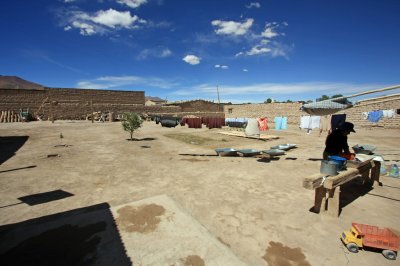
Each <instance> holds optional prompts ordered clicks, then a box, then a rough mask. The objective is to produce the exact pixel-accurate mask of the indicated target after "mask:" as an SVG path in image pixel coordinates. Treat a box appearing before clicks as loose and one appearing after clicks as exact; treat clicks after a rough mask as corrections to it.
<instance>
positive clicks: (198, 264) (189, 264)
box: [181, 255, 206, 266]
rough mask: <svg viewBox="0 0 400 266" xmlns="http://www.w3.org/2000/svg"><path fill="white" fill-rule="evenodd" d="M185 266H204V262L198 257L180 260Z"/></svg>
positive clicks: (193, 256)
mask: <svg viewBox="0 0 400 266" xmlns="http://www.w3.org/2000/svg"><path fill="white" fill-rule="evenodd" d="M181 260H182V262H183V263H184V265H185V266H205V265H206V264H205V263H204V260H203V259H202V258H201V257H200V256H198V255H190V256H187V257H186V258H185V259H181Z"/></svg>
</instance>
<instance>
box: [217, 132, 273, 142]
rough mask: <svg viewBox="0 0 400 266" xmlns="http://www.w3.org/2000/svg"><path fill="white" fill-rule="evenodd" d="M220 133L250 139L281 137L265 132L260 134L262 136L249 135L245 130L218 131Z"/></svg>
mask: <svg viewBox="0 0 400 266" xmlns="http://www.w3.org/2000/svg"><path fill="white" fill-rule="evenodd" d="M218 134H223V135H228V136H234V137H242V138H249V139H259V140H271V139H279V137H278V136H274V135H265V134H260V137H250V136H249V137H248V136H246V135H245V134H244V132H238V131H234V132H222V131H221V132H218Z"/></svg>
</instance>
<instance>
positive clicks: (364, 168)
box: [303, 159, 381, 217]
mask: <svg viewBox="0 0 400 266" xmlns="http://www.w3.org/2000/svg"><path fill="white" fill-rule="evenodd" d="M380 167H381V163H380V162H379V161H373V160H372V159H370V160H367V161H365V162H353V161H348V162H347V169H346V170H344V171H340V172H339V174H338V175H335V176H327V175H325V174H321V173H318V174H314V175H312V176H309V177H306V178H304V180H303V187H304V188H306V189H310V190H314V191H315V198H314V206H313V211H314V212H316V213H323V214H328V215H330V216H335V217H338V216H339V213H340V186H341V185H344V184H346V183H347V182H349V181H351V180H354V179H355V178H361V179H362V183H363V184H364V185H366V186H373V185H374V184H375V182H378V184H380V183H379V175H380Z"/></svg>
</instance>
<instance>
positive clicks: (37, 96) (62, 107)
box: [0, 88, 145, 119]
mask: <svg viewBox="0 0 400 266" xmlns="http://www.w3.org/2000/svg"><path fill="white" fill-rule="evenodd" d="M144 102H145V96H144V91H112V90H88V89H68V88H45V89H44V90H22V89H20V90H18V89H0V111H6V110H7V111H14V112H16V113H18V112H19V110H20V109H23V110H24V111H26V110H27V109H28V108H29V112H30V113H31V114H33V113H34V112H36V111H37V110H38V109H39V107H40V106H41V105H42V103H44V104H43V109H42V110H41V112H40V114H41V115H42V119H48V118H49V115H50V109H52V112H53V115H54V118H55V119H85V118H86V115H87V114H89V113H91V112H92V111H96V112H97V111H101V112H114V113H115V114H122V113H123V112H138V113H141V112H143V111H145V107H144Z"/></svg>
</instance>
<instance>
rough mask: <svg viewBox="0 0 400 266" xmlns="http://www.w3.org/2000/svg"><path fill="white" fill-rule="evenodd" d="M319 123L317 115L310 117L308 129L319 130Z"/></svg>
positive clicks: (319, 119) (319, 118)
mask: <svg viewBox="0 0 400 266" xmlns="http://www.w3.org/2000/svg"><path fill="white" fill-rule="evenodd" d="M320 123H321V117H320V116H319V115H312V116H311V119H310V126H309V127H308V128H311V129H314V128H319V125H320Z"/></svg>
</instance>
